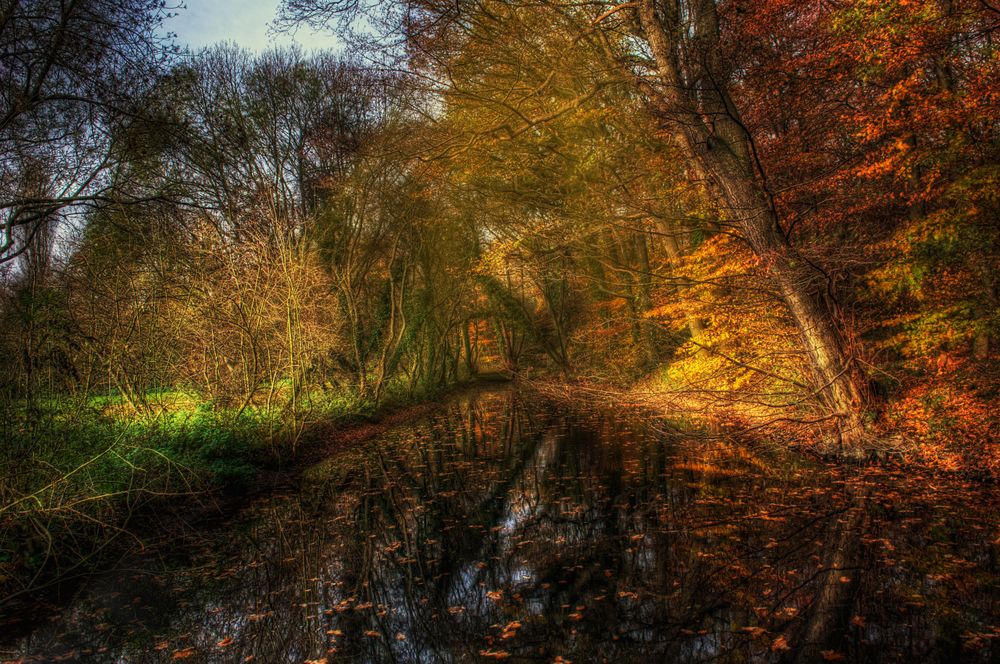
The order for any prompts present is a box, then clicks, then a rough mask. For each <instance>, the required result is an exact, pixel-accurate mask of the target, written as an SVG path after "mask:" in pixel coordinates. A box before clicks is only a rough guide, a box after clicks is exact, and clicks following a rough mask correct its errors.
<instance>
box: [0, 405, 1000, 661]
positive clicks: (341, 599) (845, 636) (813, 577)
mask: <svg viewBox="0 0 1000 664" xmlns="http://www.w3.org/2000/svg"><path fill="white" fill-rule="evenodd" d="M998 504H1000V501H998V494H997V491H996V489H994V488H990V487H982V486H977V485H975V484H968V483H963V482H960V481H957V480H950V479H943V478H940V477H933V476H923V475H920V474H917V473H915V472H913V471H910V472H903V471H898V472H895V471H889V470H885V469H860V468H843V467H837V466H826V465H822V464H818V463H815V462H811V461H808V460H805V459H803V458H802V457H799V456H795V455H791V454H787V453H782V452H780V451H777V450H774V449H769V448H768V446H766V445H759V446H750V445H746V444H735V443H730V442H727V441H726V440H725V439H723V438H720V437H718V436H713V435H708V434H704V433H699V432H697V431H694V430H691V429H689V428H685V427H680V426H673V425H670V424H668V423H665V422H664V421H663V420H662V419H659V418H652V417H649V416H648V415H644V414H642V413H640V412H634V411H631V410H629V409H625V408H607V409H601V408H593V407H585V406H580V407H578V408H574V407H570V406H566V405H556V404H553V403H550V402H548V401H546V400H544V399H542V398H540V397H538V396H532V395H529V394H526V393H522V392H519V391H517V390H516V389H513V388H507V387H497V388H490V389H479V390H473V391H470V392H467V393H465V394H462V395H460V396H458V397H456V398H454V399H452V400H450V401H449V402H448V403H446V404H445V405H444V406H443V407H442V408H440V409H439V410H436V411H435V412H434V413H432V414H430V415H427V416H424V417H422V418H420V419H419V420H418V421H414V422H412V423H410V424H407V425H404V426H400V427H397V428H394V429H392V430H390V431H388V432H387V433H386V434H385V435H383V436H381V437H379V438H377V439H374V440H371V441H369V442H367V443H364V444H363V445H362V446H360V447H358V448H355V449H351V450H348V451H346V452H342V453H338V454H337V455H335V456H332V457H330V458H328V459H325V460H324V461H322V462H321V463H319V464H318V465H316V466H314V467H312V468H309V469H308V470H306V471H305V472H304V473H303V474H302V476H301V478H300V479H299V480H297V486H295V487H294V488H289V489H284V490H278V491H274V492H271V493H268V494H267V495H265V496H263V497H261V498H258V499H256V500H255V501H253V502H252V503H250V504H248V505H247V506H245V507H244V508H243V509H241V510H240V511H239V512H238V514H236V515H235V516H234V517H232V518H231V519H230V520H229V521H228V522H227V523H225V524H223V525H215V526H212V527H211V528H203V529H195V530H186V531H179V532H178V533H177V534H176V535H171V537H170V538H168V539H167V540H166V541H163V542H160V543H158V544H155V545H152V546H149V547H147V548H146V549H145V550H144V551H143V552H142V553H137V554H134V555H131V556H129V557H127V558H125V559H123V560H122V561H121V562H120V563H119V565H118V566H117V567H116V568H114V569H112V570H111V571H109V572H106V573H104V574H102V575H99V576H96V577H93V578H91V579H88V580H87V581H85V582H83V583H82V584H81V585H80V586H79V588H78V590H77V591H76V595H75V597H74V598H73V599H72V601H71V602H70V603H68V604H67V605H66V606H65V607H64V609H63V610H62V611H61V612H59V613H58V614H57V615H54V616H53V617H52V619H51V620H48V621H46V622H44V623H43V624H39V625H37V626H36V627H35V628H34V629H33V631H31V633H30V634H29V635H28V636H26V637H22V638H20V640H18V641H17V642H15V643H11V644H7V645H6V646H5V647H0V653H2V656H0V659H2V658H3V657H6V658H7V659H9V660H13V661H18V660H23V661H26V662H35V661H38V662H50V661H86V662H176V661H183V662H234V663H235V662H262V663H268V664H270V663H277V662H295V663H301V662H307V661H311V662H324V661H326V662H329V663H332V662H428V663H429V662H489V661H500V660H503V661H507V662H546V663H552V662H616V663H617V662H795V661H802V662H822V661H847V662H962V661H969V662H996V661H1000V562H998V552H1000V529H998V522H1000V514H998Z"/></svg>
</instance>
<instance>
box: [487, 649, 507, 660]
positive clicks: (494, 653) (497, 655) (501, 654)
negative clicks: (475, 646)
mask: <svg viewBox="0 0 1000 664" xmlns="http://www.w3.org/2000/svg"><path fill="white" fill-rule="evenodd" d="M479 655H480V656H481V657H490V658H492V659H507V658H508V657H510V653H509V652H507V651H506V650H480V651H479Z"/></svg>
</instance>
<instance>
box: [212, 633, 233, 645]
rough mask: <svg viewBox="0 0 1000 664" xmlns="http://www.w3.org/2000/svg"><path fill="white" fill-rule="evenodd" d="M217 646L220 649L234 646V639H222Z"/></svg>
mask: <svg viewBox="0 0 1000 664" xmlns="http://www.w3.org/2000/svg"><path fill="white" fill-rule="evenodd" d="M215 645H217V646H219V647H220V648H225V647H226V646H231V645H233V639H232V637H229V636H227V637H226V638H224V639H222V640H221V641H219V642H218V643H216V644H215Z"/></svg>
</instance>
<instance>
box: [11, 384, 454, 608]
mask: <svg viewBox="0 0 1000 664" xmlns="http://www.w3.org/2000/svg"><path fill="white" fill-rule="evenodd" d="M146 396H147V399H146V402H147V403H148V404H150V405H151V407H150V408H149V409H148V412H145V413H143V414H141V415H140V414H138V413H136V412H135V410H134V409H132V408H131V407H130V406H129V405H128V404H127V403H125V402H124V401H123V400H122V399H121V398H120V397H118V396H116V395H108V396H102V397H93V398H89V399H87V400H73V399H68V398H63V399H48V400H43V401H38V402H36V403H35V404H33V405H32V406H31V407H30V408H29V407H27V406H25V405H24V404H18V405H16V406H9V407H8V408H7V411H6V412H5V413H3V415H4V417H3V427H4V431H3V435H4V437H5V439H6V440H7V441H8V442H7V445H5V446H2V449H0V455H2V457H0V468H2V471H0V608H2V606H3V605H4V604H6V603H7V601H9V600H13V599H16V598H18V597H24V596H26V595H30V594H31V593H33V592H35V591H36V590H37V589H39V588H41V587H43V586H45V585H46V584H51V583H52V582H53V581H55V580H57V579H59V578H64V577H66V576H68V575H71V574H75V573H78V572H85V571H87V570H90V569H93V568H94V567H95V566H97V565H99V564H100V561H101V560H102V558H103V557H104V556H105V555H106V554H107V552H108V551H109V545H110V544H111V543H112V542H113V541H115V540H117V539H119V538H120V537H121V536H127V537H134V536H135V531H136V530H141V529H142V527H143V522H144V521H145V519H144V517H145V516H146V515H148V514H151V513H152V512H153V510H154V509H155V508H159V507H162V506H165V505H167V504H171V505H172V506H177V505H178V504H179V502H181V503H183V501H185V500H190V501H192V502H193V499H194V498H197V497H204V496H214V495H218V494H221V493H227V494H230V495H235V496H239V495H241V494H243V493H246V492H247V491H248V490H250V489H251V487H253V486H254V484H255V483H256V482H257V481H258V480H259V478H260V477H261V473H262V472H264V471H269V470H274V469H278V468H281V467H287V466H288V465H289V464H293V463H294V462H295V460H296V459H297V458H298V457H300V456H301V455H302V453H303V452H304V451H307V450H311V449H316V448H317V447H322V446H321V445H317V443H320V442H323V441H324V440H325V439H329V438H330V437H331V436H332V435H334V434H335V432H337V431H342V430H345V429H351V428H357V427H358V425H364V424H365V423H368V422H371V421H373V420H377V419H379V418H381V417H383V416H385V415H386V414H388V413H391V412H398V411H400V410H403V409H405V408H406V407H407V406H409V405H412V404H414V403H417V402H422V401H427V400H429V399H432V398H434V397H435V396H436V394H434V393H428V392H422V393H411V392H410V391H409V390H405V389H402V388H400V389H398V390H395V391H391V392H390V393H389V394H388V395H387V396H386V398H384V399H382V400H381V401H380V402H379V404H377V405H376V404H373V403H371V402H370V401H363V400H360V399H357V398H354V397H353V396H352V395H349V394H338V395H336V396H334V395H330V396H324V395H313V397H312V398H310V399H308V400H306V401H305V402H304V405H303V407H302V408H300V409H299V410H298V411H297V412H294V413H292V412H290V410H289V409H288V408H287V407H283V408H271V407H268V406H267V404H260V405H251V406H249V407H244V408H240V409H236V408H226V407H215V406H213V405H212V404H211V403H207V402H204V401H199V400H198V399H197V398H196V397H195V396H193V395H190V394H185V393H182V392H159V393H156V394H149V395H146Z"/></svg>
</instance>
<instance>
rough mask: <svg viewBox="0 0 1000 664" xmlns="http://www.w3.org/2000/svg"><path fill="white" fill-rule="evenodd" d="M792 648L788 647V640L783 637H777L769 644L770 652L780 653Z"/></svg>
mask: <svg viewBox="0 0 1000 664" xmlns="http://www.w3.org/2000/svg"><path fill="white" fill-rule="evenodd" d="M791 649H792V647H791V646H790V645H788V639H786V638H785V637H784V636H779V637H778V638H776V639H775V640H774V641H772V642H771V652H780V651H782V650H791Z"/></svg>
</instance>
